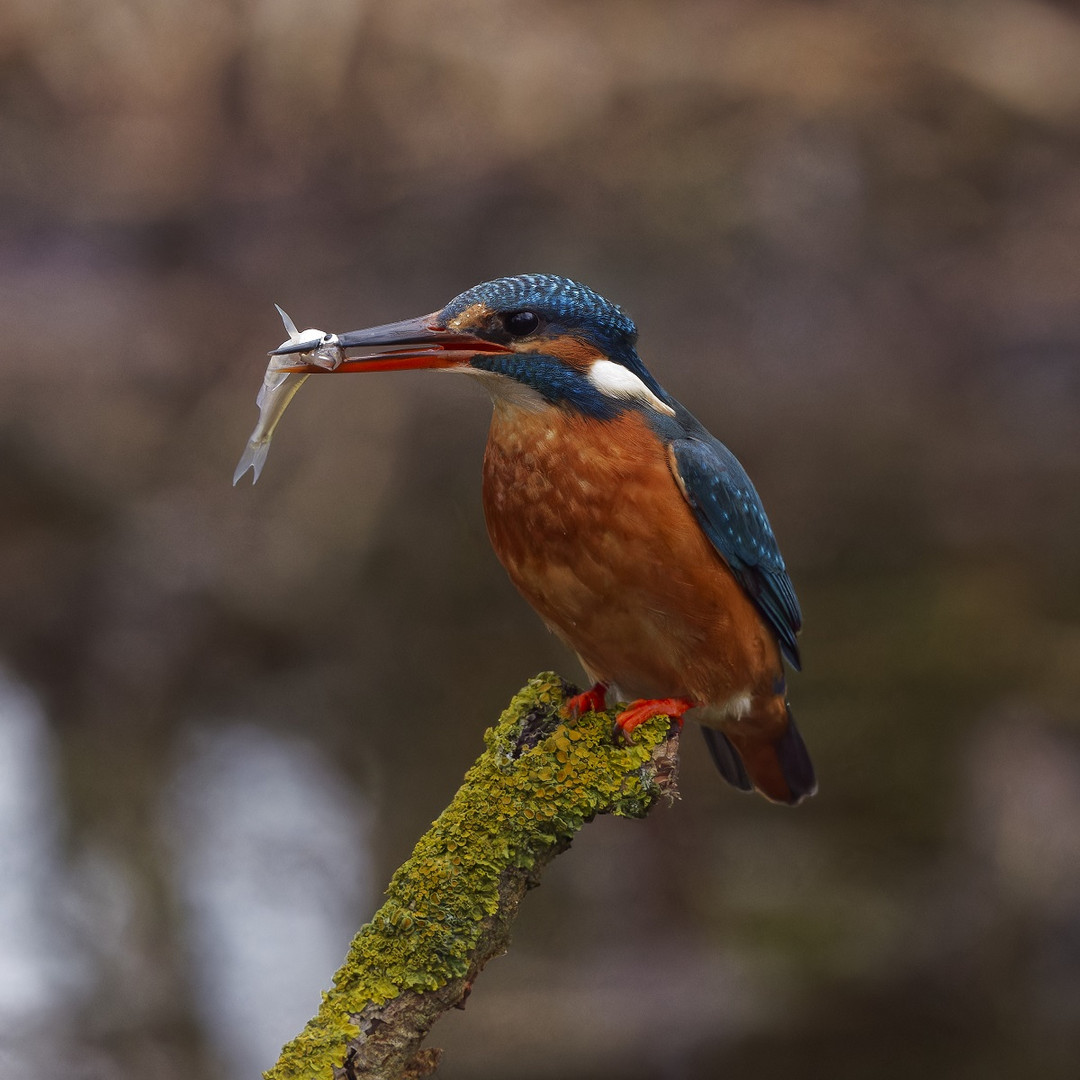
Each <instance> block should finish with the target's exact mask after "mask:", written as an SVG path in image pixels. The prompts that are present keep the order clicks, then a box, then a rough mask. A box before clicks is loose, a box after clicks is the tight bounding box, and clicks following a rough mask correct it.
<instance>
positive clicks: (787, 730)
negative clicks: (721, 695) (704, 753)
mask: <svg viewBox="0 0 1080 1080" xmlns="http://www.w3.org/2000/svg"><path fill="white" fill-rule="evenodd" d="M781 707H782V708H783V710H784V713H783V718H782V720H781V719H780V718H777V720H774V721H773V722H772V723H771V724H768V725H766V724H762V725H760V726H759V725H755V723H754V718H753V716H750V717H746V718H744V719H742V720H738V721H736V722H735V724H734V725H733V726H732V727H729V728H728V730H727V732H726V733H725V732H720V731H716V730H715V729H709V728H704V729H703V730H704V731H705V741H706V743H707V744H708V746H709V749H710V751H711V752H712V756H713V761H715V762H716V767H717V768H718V769H719V770H720V775H721V776H723V778H724V779H725V780H727V781H728V783H729V784H733V785H734V786H735V787H737V788H740V789H742V790H743V791H750V790H754V789H756V790H757V791H760V792H761V794H762V795H764V796H765V797H766V798H767V799H771V800H772V801H773V802H778V803H786V804H787V805H788V806H797V805H798V804H799V803H800V802H802V801H803V799H805V798H807V797H808V796H810V795H813V794H814V792H815V791H817V778H816V777H815V775H814V766H813V763H812V762H811V761H810V752H809V751H808V750H807V749H806V743H804V742H803V739H802V736H801V735H800V734H799V729H798V728H797V727H796V726H795V718H794V717H793V716H792V715H791V706H789V705H788V704H787V702H784V701H782V699H781V700H780V701H778V702H777V708H778V709H779V708H781ZM774 715H775V714H774ZM778 728H779V729H780V734H779V735H778V736H777V735H775V734H772V735H770V734H769V732H770V729H771V732H772V733H775V732H776V730H777V729H778Z"/></svg>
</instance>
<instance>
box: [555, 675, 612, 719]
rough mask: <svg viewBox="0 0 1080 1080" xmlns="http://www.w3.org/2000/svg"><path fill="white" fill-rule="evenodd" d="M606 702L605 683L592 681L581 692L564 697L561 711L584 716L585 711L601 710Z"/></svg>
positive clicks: (569, 714)
mask: <svg viewBox="0 0 1080 1080" xmlns="http://www.w3.org/2000/svg"><path fill="white" fill-rule="evenodd" d="M606 703H607V683H602V682H598V683H594V684H593V685H592V686H590V687H589V689H588V690H586V691H585V692H584V693H583V694H575V695H574V696H573V697H572V698H567V699H566V704H565V705H564V706H563V712H565V713H566V714H567V716H584V715H585V713H587V712H603V711H604V709H605V707H606Z"/></svg>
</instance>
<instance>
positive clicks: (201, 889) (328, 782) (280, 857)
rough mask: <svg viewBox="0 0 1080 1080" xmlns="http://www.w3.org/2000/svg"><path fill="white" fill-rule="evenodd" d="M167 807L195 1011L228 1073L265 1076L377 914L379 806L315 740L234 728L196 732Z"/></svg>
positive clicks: (187, 743) (184, 747)
mask: <svg viewBox="0 0 1080 1080" xmlns="http://www.w3.org/2000/svg"><path fill="white" fill-rule="evenodd" d="M165 816H166V822H167V825H168V834H169V840H170V844H171V846H172V848H173V851H174V853H175V854H174V859H175V862H174V865H175V873H176V888H177V892H178V896H179V899H180V901H181V903H182V904H183V905H184V908H185V912H186V914H185V920H184V924H183V926H184V929H183V931H182V937H183V940H184V942H185V946H186V951H187V954H188V958H189V964H190V971H191V975H190V978H191V983H192V989H193V992H194V1000H195V1003H196V1011H197V1013H198V1016H199V1018H200V1020H201V1021H202V1023H203V1024H204V1025H205V1029H206V1031H207V1033H208V1035H209V1038H210V1040H211V1041H212V1043H213V1045H214V1048H215V1050H216V1051H217V1054H218V1056H219V1058H220V1060H221V1061H222V1063H223V1075H225V1076H229V1077H242V1076H256V1075H258V1073H259V1072H260V1071H261V1070H263V1069H267V1068H269V1067H270V1065H272V1064H273V1062H274V1061H275V1060H276V1059H277V1054H278V1051H279V1050H280V1049H281V1047H282V1045H284V1043H285V1042H287V1041H288V1040H289V1039H291V1038H292V1037H293V1035H295V1034H296V1033H297V1032H299V1030H300V1029H301V1028H302V1027H303V1026H304V1023H305V1022H306V1021H307V1020H308V1019H309V1017H311V1016H312V1015H313V1014H314V1011H315V1009H316V1008H317V1007H318V1002H319V995H320V993H321V991H322V990H324V989H327V988H328V986H329V977H330V975H331V974H332V973H333V972H334V971H336V970H337V968H338V966H340V963H341V961H342V960H343V959H344V955H345V950H346V949H347V948H348V943H349V941H350V940H351V938H352V935H353V933H355V931H356V930H357V929H358V928H359V925H360V923H361V922H362V921H363V919H364V918H365V917H366V915H367V914H368V913H369V912H370V910H371V905H372V900H373V897H374V894H375V892H376V889H375V886H376V883H375V882H373V881H372V876H371V869H372V865H371V850H370V838H369V835H368V833H369V829H370V827H371V812H370V810H369V809H368V807H367V806H366V804H365V802H364V800H363V798H362V796H360V795H359V794H358V793H357V792H356V790H355V789H354V788H352V787H351V786H350V785H349V784H348V783H347V781H346V779H345V777H343V776H342V775H341V773H340V771H339V770H338V769H336V768H335V767H334V765H333V764H332V763H331V762H329V761H328V760H327V759H326V757H325V755H323V754H322V753H320V752H319V750H318V748H317V747H316V746H314V745H313V744H311V743H310V742H307V741H305V740H303V739H301V738H297V737H288V738H285V737H282V736H280V735H274V734H271V733H269V732H267V731H265V730H261V729H259V728H257V727H254V726H251V725H245V724H232V725H227V726H223V727H215V728H212V729H211V728H206V727H202V728H197V729H192V730H190V731H189V732H188V733H187V736H186V739H185V740H184V741H183V743H182V751H181V760H180V764H179V768H178V770H177V774H176V777H175V779H174V782H173V788H172V790H171V792H170V793H169V797H168V798H167V800H166V804H165Z"/></svg>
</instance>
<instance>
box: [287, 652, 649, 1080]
mask: <svg viewBox="0 0 1080 1080" xmlns="http://www.w3.org/2000/svg"><path fill="white" fill-rule="evenodd" d="M564 700H565V698H564V689H563V683H562V680H560V679H559V678H558V676H556V675H553V674H550V673H546V674H543V675H538V676H537V677H536V678H534V679H532V680H531V681H530V682H529V684H528V685H527V686H526V687H525V688H524V689H523V690H522V691H521V692H520V693H519V694H518V695H517V696H516V697H515V698H514V700H513V701H512V702H511V703H510V705H509V707H508V708H507V710H506V711H505V712H504V713H503V715H502V717H501V718H500V720H499V722H498V724H497V725H496V726H495V727H494V728H489V729H488V731H487V732H486V733H485V735H484V741H485V743H486V745H487V749H486V750H485V752H484V753H483V754H482V755H481V756H480V758H479V759H478V760H477V762H476V763H475V764H474V765H473V766H472V768H471V769H470V770H469V771H468V773H467V774H466V776H465V781H464V783H463V784H462V786H461V788H460V789H459V790H458V792H457V794H456V795H455V796H454V800H453V802H451V804H450V805H449V806H448V807H447V809H446V810H444V811H443V813H442V814H441V815H440V816H439V818H438V819H437V820H436V821H435V822H434V824H433V825H432V827H431V828H430V829H429V830H428V832H427V833H425V835H424V836H423V837H422V838H421V839H420V842H419V843H418V844H417V845H416V848H415V849H414V851H413V854H412V857H411V858H410V859H409V860H408V862H406V863H405V864H404V865H403V866H402V867H401V868H400V869H399V870H398V871H397V872H396V873H395V874H394V876H393V878H392V879H391V881H390V885H389V887H388V889H387V899H386V903H384V904H383V906H382V907H381V908H380V909H379V910H378V911H377V912H376V913H375V915H374V917H373V918H372V920H371V922H370V923H368V924H367V925H366V926H364V927H363V928H362V929H361V930H360V932H359V933H358V934H357V935H356V937H355V938H354V939H353V942H352V946H351V948H350V949H349V954H348V957H347V958H346V960H345V964H344V966H343V967H342V968H341V970H340V971H339V972H338V973H337V974H336V975H335V976H334V986H333V988H332V989H331V990H330V991H329V992H327V993H325V994H324V995H323V1000H322V1005H321V1006H320V1008H319V1012H318V1015H317V1016H315V1018H314V1019H312V1020H311V1021H309V1022H308V1024H307V1026H306V1027H305V1028H304V1030H303V1032H302V1033H301V1034H300V1035H299V1036H297V1038H296V1039H294V1040H293V1041H292V1042H291V1043H289V1044H288V1045H287V1046H286V1047H285V1048H284V1050H283V1051H282V1054H281V1058H280V1059H279V1061H278V1063H277V1065H275V1066H274V1068H273V1069H271V1070H270V1071H269V1072H268V1073H266V1078H267V1080H311V1078H315V1077H320V1078H326V1080H330V1077H331V1076H332V1067H333V1066H335V1065H338V1066H340V1064H341V1062H342V1060H343V1058H344V1055H345V1051H346V1047H347V1044H348V1042H349V1040H350V1039H352V1038H354V1037H355V1036H356V1035H357V1034H358V1029H357V1027H356V1025H355V1024H354V1023H353V1022H352V1020H351V1017H352V1016H354V1015H356V1014H358V1013H360V1012H361V1010H362V1009H364V1007H365V1006H367V1005H369V1004H376V1005H380V1004H383V1003H385V1002H387V1001H390V1000H391V999H393V998H395V997H397V996H398V995H399V994H401V993H402V992H403V991H406V990H412V991H427V990H437V989H439V988H440V987H442V986H445V985H446V984H447V983H448V982H450V981H451V980H452V979H455V978H461V977H463V976H465V975H466V973H467V972H468V970H469V966H470V963H471V961H472V959H473V952H474V949H475V948H476V946H477V943H478V941H479V938H480V935H481V932H482V930H483V926H484V920H485V919H486V918H488V917H489V916H493V915H495V914H496V912H497V910H498V907H499V880H500V876H501V875H502V874H503V873H504V871H506V870H508V869H509V868H511V867H517V868H529V867H531V866H532V865H533V863H534V861H535V860H536V858H537V856H538V855H540V854H541V853H543V852H545V851H547V850H548V849H550V848H551V847H552V846H553V845H555V844H558V843H560V842H562V841H567V840H569V839H570V838H571V837H572V836H573V835H574V833H576V832H577V830H578V829H580V828H581V826H582V825H583V824H584V823H585V822H586V821H588V820H589V819H590V818H592V817H593V816H595V815H596V814H598V813H614V814H620V815H623V816H628V817H640V816H642V815H643V814H644V813H646V812H647V810H648V808H649V806H650V805H651V803H652V801H653V797H654V794H655V791H654V789H653V786H652V784H651V782H650V779H649V773H648V772H647V770H644V769H643V768H642V767H643V766H644V765H645V764H646V763H647V762H648V761H649V759H650V756H651V753H652V750H653V749H654V748H655V747H656V746H657V745H658V744H659V743H660V742H661V741H662V740H663V739H664V738H665V737H666V735H667V733H668V728H669V722H668V720H667V719H666V718H663V717H658V718H656V719H654V720H651V721H649V722H647V723H645V724H642V725H641V726H640V727H639V728H638V729H637V730H636V731H635V733H634V740H633V742H632V743H625V742H622V741H616V742H613V741H612V738H611V733H612V715H611V714H610V713H588V714H586V715H585V716H583V717H581V718H579V719H577V720H573V721H566V720H563V719H562V718H561V717H560V716H559V713H558V710H559V708H560V706H561V705H562V704H563V702H564Z"/></svg>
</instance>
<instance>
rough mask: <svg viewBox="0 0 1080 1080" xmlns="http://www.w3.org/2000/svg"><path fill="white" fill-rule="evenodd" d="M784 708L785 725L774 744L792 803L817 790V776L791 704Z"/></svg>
mask: <svg viewBox="0 0 1080 1080" xmlns="http://www.w3.org/2000/svg"><path fill="white" fill-rule="evenodd" d="M786 708H787V719H788V722H787V727H786V728H785V729H784V734H783V735H781V736H780V741H779V742H778V743H777V744H776V757H777V760H778V761H779V762H780V771H781V772H782V773H783V774H784V779H785V780H786V781H787V785H788V788H789V789H790V791H791V794H792V795H793V796H794V799H793V803H797V802H799V801H800V800H801V799H805V798H807V797H808V796H810V795H813V794H814V792H816V791H817V776H816V775H815V774H814V763H813V762H812V761H811V760H810V751H809V750H807V749H806V743H804V742H803V738H802V736H801V735H800V734H799V729H798V728H797V727H796V726H795V717H794V716H792V715H791V706H790V705H787V706H786Z"/></svg>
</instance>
